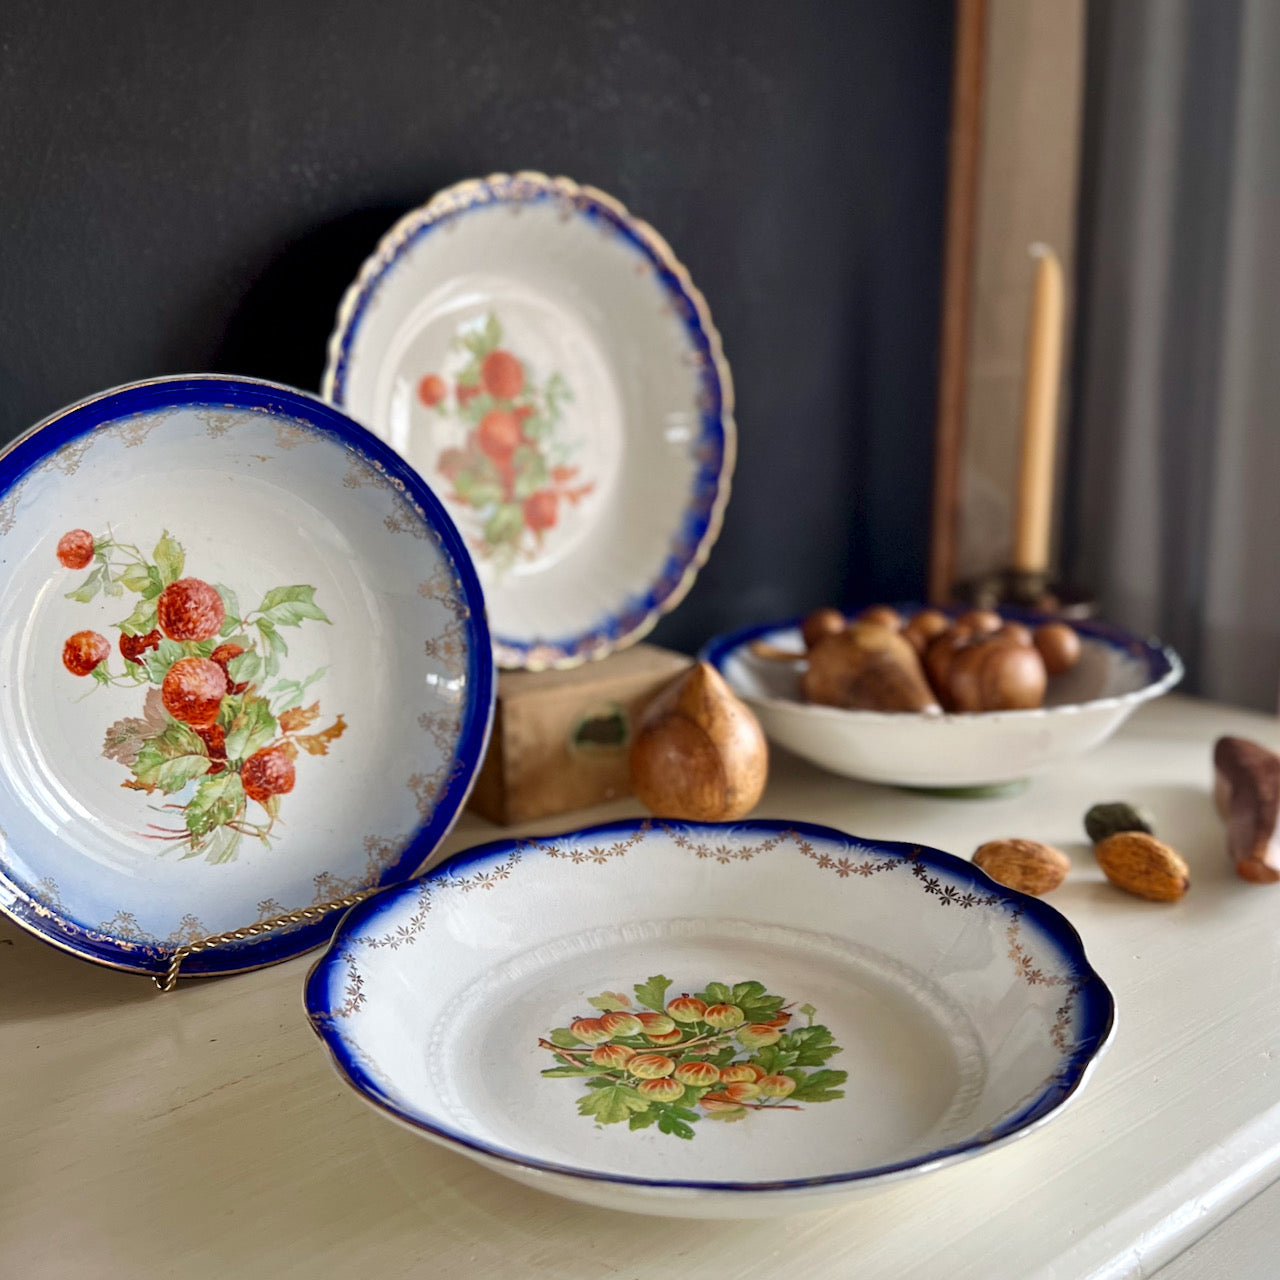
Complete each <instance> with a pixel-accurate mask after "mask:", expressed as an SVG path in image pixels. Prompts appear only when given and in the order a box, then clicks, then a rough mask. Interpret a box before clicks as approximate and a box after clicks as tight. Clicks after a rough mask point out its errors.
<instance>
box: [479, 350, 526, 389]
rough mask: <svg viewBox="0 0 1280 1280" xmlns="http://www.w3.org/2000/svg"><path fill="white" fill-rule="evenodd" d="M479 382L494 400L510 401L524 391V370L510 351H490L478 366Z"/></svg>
mask: <svg viewBox="0 0 1280 1280" xmlns="http://www.w3.org/2000/svg"><path fill="white" fill-rule="evenodd" d="M480 381H481V382H483V383H484V389H485V390H486V391H487V392H488V393H489V394H490V395H491V396H492V397H493V398H494V399H495V400H512V399H514V398H515V397H516V396H518V395H519V394H520V392H521V391H523V390H524V368H523V367H522V366H521V364H520V361H519V360H517V359H516V358H515V356H513V355H512V354H511V352H510V351H501V350H499V351H490V352H489V354H488V355H487V356H485V358H484V363H483V364H482V365H481V366H480Z"/></svg>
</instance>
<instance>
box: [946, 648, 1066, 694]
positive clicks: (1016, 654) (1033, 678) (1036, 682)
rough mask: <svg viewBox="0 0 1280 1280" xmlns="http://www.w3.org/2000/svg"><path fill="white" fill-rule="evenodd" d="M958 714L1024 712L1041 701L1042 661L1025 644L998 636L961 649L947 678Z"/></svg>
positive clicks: (1043, 671)
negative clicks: (959, 712)
mask: <svg viewBox="0 0 1280 1280" xmlns="http://www.w3.org/2000/svg"><path fill="white" fill-rule="evenodd" d="M949 681H950V693H951V703H952V706H953V707H954V708H955V710H957V711H1026V710H1029V709H1031V708H1033V707H1038V706H1040V704H1041V703H1042V702H1043V701H1044V691H1045V685H1046V682H1047V679H1046V675H1045V669H1044V661H1043V659H1042V658H1041V657H1040V655H1039V653H1038V652H1037V651H1036V650H1035V649H1033V648H1029V647H1028V646H1026V645H1020V644H1014V643H1013V642H1012V641H1008V640H1002V639H1000V638H999V637H998V636H992V637H991V638H990V639H985V640H979V641H975V642H974V643H973V644H971V645H969V646H967V647H966V648H964V649H961V650H960V652H959V653H957V654H956V655H955V658H954V659H953V661H952V663H951V671H950V675H949Z"/></svg>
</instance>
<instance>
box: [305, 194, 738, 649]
mask: <svg viewBox="0 0 1280 1280" xmlns="http://www.w3.org/2000/svg"><path fill="white" fill-rule="evenodd" d="M323 389H324V395H325V397H326V398H327V399H329V400H331V401H332V402H333V403H334V404H336V405H339V406H341V407H342V408H343V409H345V410H346V411H347V412H348V413H350V414H351V415H352V416H353V417H355V418H356V419H357V420H358V421H360V422H363V423H364V424H365V425H366V426H368V427H369V428H370V429H371V430H372V431H374V432H375V433H376V434H377V435H379V436H380V437H381V438H382V439H384V440H386V441H388V442H390V443H391V444H392V445H393V446H394V447H395V448H396V449H397V450H399V452H400V453H401V454H402V455H403V456H404V457H405V458H407V459H408V460H409V461H410V462H411V463H412V464H413V465H414V466H415V467H416V468H417V469H418V471H420V472H421V473H422V475H423V476H425V477H426V479H427V482H428V483H429V484H430V485H431V486H432V488H433V489H435V491H436V492H437V493H438V494H439V495H440V497H441V500H442V501H443V502H444V505H445V506H446V508H447V509H448V510H449V513H450V514H451V515H452V516H453V518H454V520H455V521H456V522H457V524H458V527H459V528H460V529H461V530H462V532H463V535H464V537H465V538H466V542H467V546H468V548H469V549H470V551H471V554H472V556H473V557H474V559H475V561H476V567H477V569H478V571H479V573H480V578H481V581H482V583H483V586H484V591H485V596H486V598H487V600H488V602H489V613H490V622H491V624H492V626H493V632H494V646H495V651H496V654H497V659H498V663H499V665H500V666H504V667H527V668H529V669H533V670H537V669H540V668H546V667H569V666H574V665H576V664H577V663H580V662H584V661H586V660H587V659H591V658H600V657H603V656H605V655H606V654H608V653H609V652H611V651H612V650H614V649H617V648H621V647H623V646H624V645H628V644H631V643H633V642H634V641H636V640H638V639H639V638H640V637H641V636H643V635H644V634H645V633H646V632H647V631H648V630H649V629H650V628H651V627H652V626H653V625H654V623H655V622H656V621H657V619H658V618H659V616H660V615H661V614H663V613H665V612H667V611H668V610H669V609H671V608H673V607H674V606H675V605H676V604H678V603H679V601H680V600H681V599H682V598H683V597H684V595H685V593H686V592H687V591H688V590H689V587H690V586H691V585H692V584H693V580H694V576H695V575H696V573H697V572H698V569H699V568H700V567H701V566H702V564H703V562H704V561H705V560H706V557H707V555H708V553H709V551H710V549H711V545H712V543H713V542H714V541H715V539H716V536H717V534H718V533H719V530H720V522H721V518H722V516H723V512H724V507H725V503H726V502H727V501H728V498H729V477H730V475H731V473H732V471H733V461H734V448H735V444H734V442H735V429H734V422H733V385H732V381H731V379H730V376H729V367H728V365H727V363H726V362H725V359H724V355H723V353H722V351H721V345H720V337H719V334H718V333H717V332H716V329H715V326H714V325H713V324H712V322H711V315H710V313H709V311H708V310H707V306H706V303H705V302H704V301H703V298H702V295H701V294H700V293H699V292H698V290H697V289H696V288H695V287H694V285H693V283H692V281H691V280H690V279H689V274H688V272H687V271H686V270H685V269H684V267H682V266H681V265H680V263H679V262H678V261H677V260H676V258H675V256H674V255H673V254H672V252H671V249H670V248H669V247H668V245H667V244H666V242H665V241H664V240H663V239H662V237H661V236H660V235H658V233H657V232H656V231H654V230H653V228H652V227H650V226H648V225H647V224H646V223H644V222H641V221H640V220H639V219H637V218H634V217H632V216H631V215H630V214H629V213H628V212H627V210H626V209H624V208H623V207H622V205H620V204H619V203H618V202H617V201H616V200H614V199H612V198H611V197H609V196H607V195H605V194H604V193H603V192H601V191H597V190H595V189H594V188H592V187H584V186H579V185H578V184H577V183H574V182H570V181H569V180H568V179H567V178H548V177H546V176H544V175H543V174H538V173H517V174H514V175H506V174H495V175H493V176H492V177H489V178H484V179H482V180H478V181H469V182H463V183H460V184H458V185H457V186H453V187H449V188H448V189H447V190H445V191H441V192H440V193H439V194H438V195H436V196H435V197H434V198H433V199H432V200H431V201H430V202H429V203H428V204H426V205H424V206H423V207H422V208H420V209H416V210H414V211H413V212H412V213H410V214H408V215H407V216H406V217H405V218H403V219H402V220H401V221H400V222H399V223H397V224H396V226H394V227H393V228H392V229H391V230H390V231H389V232H388V233H387V235H386V236H385V237H384V238H383V240H382V242H381V243H380V244H379V245H378V247H377V250H376V251H375V252H374V254H373V256H372V257H370V258H369V259H368V261H367V262H366V263H365V264H364V266H363V267H362V269H361V271H360V273H359V276H358V277H357V279H356V281H355V283H354V284H353V285H352V286H351V288H350V290H349V291H348V293H347V295H346V297H345V299H344V300H343V303H342V306H341V310H340V311H339V314H338V322H337V327H336V329H335V330H334V333H333V336H332V338H331V340H330V346H329V361H328V367H327V368H326V371H325V376H324V384H323Z"/></svg>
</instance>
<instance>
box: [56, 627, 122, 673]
mask: <svg viewBox="0 0 1280 1280" xmlns="http://www.w3.org/2000/svg"><path fill="white" fill-rule="evenodd" d="M110 656H111V644H110V642H109V641H108V640H107V637H106V636H103V635H99V634H98V633H97V632H96V631H77V632H76V633H75V635H73V636H72V637H71V638H70V639H69V640H68V641H67V642H66V644H64V645H63V646H62V665H63V666H64V667H66V669H67V670H68V671H70V672H71V674H72V675H73V676H87V675H88V674H89V673H90V672H91V671H92V670H93V669H94V668H95V667H96V666H98V665H99V664H101V663H103V662H106V660H107V659H108V658H109V657H110Z"/></svg>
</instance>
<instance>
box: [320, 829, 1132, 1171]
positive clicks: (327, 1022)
mask: <svg viewBox="0 0 1280 1280" xmlns="http://www.w3.org/2000/svg"><path fill="white" fill-rule="evenodd" d="M645 825H646V821H645V820H640V819H628V820H623V821H619V822H610V823H604V824H602V825H600V826H593V827H584V828H581V829H578V830H575V831H570V832H564V833H562V835H563V836H570V835H572V836H576V837H579V838H584V839H595V838H597V837H601V838H603V837H608V836H627V835H632V834H635V833H636V832H638V831H639V830H641V829H642V828H643V827H644V826H645ZM662 825H663V827H664V828H666V829H668V830H676V831H681V832H687V833H695V832H696V833H713V835H712V836H711V837H710V838H714V833H718V832H727V831H734V832H740V831H743V830H749V831H759V832H768V833H773V834H782V833H785V832H796V833H798V834H800V835H804V836H808V837H811V838H814V839H818V840H824V841H837V842H840V843H845V844H849V845H856V847H857V848H858V849H859V850H861V851H867V850H870V851H872V852H874V853H875V854H877V855H878V856H881V857H898V858H902V859H903V860H904V861H906V860H912V861H917V862H922V863H923V864H924V865H925V866H926V867H928V868H929V869H930V870H931V871H934V872H936V873H938V874H941V875H945V876H947V877H948V878H950V879H952V880H956V881H959V882H960V883H961V884H962V885H965V886H968V887H969V888H971V889H975V890H980V891H981V892H982V893H983V894H984V895H995V896H997V897H999V898H1000V899H1001V900H1002V905H1003V908H1004V909H1005V910H1007V911H1010V912H1014V913H1016V914H1017V915H1019V916H1020V918H1021V919H1023V920H1026V921H1028V922H1029V923H1031V924H1032V925H1033V926H1034V927H1035V928H1036V929H1038V930H1039V932H1040V933H1041V935H1042V936H1043V937H1044V938H1046V939H1047V940H1048V941H1049V942H1050V943H1051V944H1053V945H1054V946H1055V947H1056V948H1057V950H1058V953H1059V954H1060V956H1061V957H1062V958H1063V959H1064V960H1065V961H1066V962H1067V963H1068V966H1069V972H1070V975H1071V977H1072V979H1073V981H1074V983H1075V984H1076V991H1077V994H1078V996H1079V998H1080V1000H1081V1023H1080V1034H1079V1036H1078V1039H1077V1043H1076V1047H1075V1048H1074V1050H1073V1051H1072V1052H1071V1053H1070V1054H1068V1055H1064V1059H1063V1062H1062V1065H1061V1066H1060V1067H1059V1069H1058V1071H1057V1072H1056V1074H1055V1075H1054V1077H1053V1079H1052V1081H1051V1082H1050V1083H1049V1084H1048V1085H1047V1086H1046V1087H1045V1089H1044V1090H1042V1091H1041V1093H1039V1094H1038V1095H1037V1096H1036V1097H1035V1098H1033V1099H1032V1100H1031V1101H1030V1102H1028V1103H1027V1104H1026V1105H1025V1106H1023V1107H1022V1108H1021V1109H1020V1110H1019V1111H1017V1112H1016V1113H1014V1114H1013V1115H1011V1116H1009V1117H1007V1118H1006V1119H1005V1120H1003V1121H1002V1122H1001V1123H1000V1124H999V1125H997V1126H996V1127H995V1128H994V1129H992V1130H990V1131H988V1133H986V1134H983V1135H980V1136H978V1137H974V1138H971V1139H968V1140H966V1141H964V1142H959V1143H955V1144H953V1145H951V1146H948V1147H943V1148H939V1149H938V1150H936V1151H931V1152H927V1153H925V1154H923V1155H921V1156H919V1157H916V1158H914V1159H910V1160H902V1161H898V1162H895V1163H891V1164H885V1165H879V1166H875V1167H873V1168H869V1169H857V1170H852V1171H850V1172H847V1173H836V1174H827V1175H824V1176H822V1177H816V1178H789V1179H780V1180H776V1181H760V1182H732V1181H708V1180H694V1179H680V1178H639V1177H631V1176H628V1175H626V1174H613V1173H601V1172H593V1171H591V1170H588V1169H583V1168H580V1167H576V1166H573V1165H565V1164H560V1163H558V1162H555V1161H548V1160H539V1159H537V1158H535V1157H531V1156H527V1155H523V1154H521V1153H520V1152H517V1151H513V1150H511V1149H510V1148H507V1147H501V1146H498V1145H496V1144H493V1143H487V1142H482V1141H480V1140H478V1139H475V1138H472V1137H470V1136H469V1135H468V1134H466V1133H464V1132H462V1131H461V1130H458V1129H454V1128H452V1127H451V1126H448V1125H443V1124H438V1123H436V1122H434V1121H431V1120H428V1119H424V1118H423V1117H422V1116H420V1115H416V1114H414V1113H413V1112H411V1111H408V1110H406V1109H405V1108H403V1107H401V1106H400V1105H399V1104H398V1103H397V1102H396V1101H394V1100H393V1099H392V1098H390V1097H388V1096H387V1095H386V1094H385V1093H384V1092H383V1091H382V1090H381V1089H380V1088H379V1086H378V1084H377V1083H376V1082H375V1081H374V1080H373V1079H372V1078H371V1077H370V1075H369V1073H368V1071H367V1070H366V1069H365V1068H364V1066H363V1065H362V1064H361V1063H360V1061H359V1060H358V1058H357V1057H356V1056H355V1055H354V1054H353V1053H352V1052H351V1051H350V1049H349V1047H348V1045H347V1042H346V1040H345V1039H344V1038H343V1036H342V1035H341V1034H340V1032H339V1031H338V1029H337V1019H336V1018H335V1016H334V1009H333V1004H332V1000H331V998H330V992H331V990H332V989H333V988H334V987H335V986H336V984H335V983H334V981H333V978H334V976H335V974H334V971H335V969H336V968H337V967H338V966H339V965H340V964H341V963H342V955H343V947H344V944H345V943H346V941H347V939H349V938H352V937H354V936H356V935H357V934H359V933H361V932H363V931H364V930H365V929H367V928H368V926H369V925H370V924H371V923H372V922H373V921H374V920H375V919H376V918H377V917H378V916H379V915H380V914H381V913H382V912H384V911H386V910H388V909H389V908H391V907H392V906H394V904H395V903H396V902H397V901H399V899H400V898H402V897H405V896H409V895H412V894H415V893H417V891H418V887H419V885H420V884H421V883H423V882H426V881H431V880H440V881H448V880H450V879H453V878H455V877H456V876H457V875H458V873H459V872H461V871H462V870H464V869H467V868H479V867H481V866H484V865H488V864H495V863H500V862H503V861H505V859H506V858H508V857H509V856H510V854H511V853H513V852H515V851H516V850H519V852H520V854H521V856H522V857H528V856H532V855H535V854H538V853H540V852H541V846H540V845H537V844H533V843H530V842H529V841H527V840H521V839H507V840H495V841H491V842H490V843H487V844H482V845H478V846H476V847H474V848H472V849H469V850H465V851H463V852H460V853H458V854H454V855H453V856H452V857H450V858H449V859H448V860H447V861H445V862H443V863H441V864H440V865H439V866H438V867H435V868H433V869H432V870H431V871H429V872H427V873H425V874H424V875H422V876H420V877H418V878H416V879H415V880H413V881H409V882H406V883H404V884H400V885H394V886H392V887H390V888H388V889H385V890H383V891H382V892H381V893H378V894H375V895H374V896H373V897H371V898H368V899H366V900H365V901H364V902H361V903H359V904H357V905H356V906H354V907H352V908H351V910H350V911H348V912H347V914H346V915H345V916H344V917H343V918H342V921H341V922H340V924H339V925H338V928H337V929H336V930H335V931H334V934H333V937H332V938H331V940H330V943H329V948H328V950H326V951H325V952H324V953H323V954H322V955H321V956H320V957H319V958H318V959H317V960H316V962H315V964H314V965H313V966H312V968H311V971H310V973H308V975H307V978H306V982H305V983H304V985H303V1005H304V1007H305V1009H306V1012H307V1016H308V1018H309V1019H310V1021H311V1026H312V1029H313V1030H314V1031H315V1033H316V1035H317V1036H318V1037H319V1038H320V1040H321V1041H322V1042H323V1043H324V1045H325V1047H326V1048H327V1049H328V1051H329V1054H330V1058H331V1060H332V1062H333V1064H334V1067H335V1069H336V1070H337V1072H338V1074H339V1075H340V1076H342V1077H343V1078H344V1079H345V1080H346V1081H347V1083H348V1084H349V1085H351V1087H352V1088H354V1089H355V1090H356V1092H357V1093H359V1094H360V1095H361V1096H362V1097H363V1098H364V1099H365V1101H366V1102H368V1103H370V1104H371V1105H373V1106H375V1107H376V1108H378V1109H379V1110H380V1111H384V1112H386V1113H387V1114H389V1115H390V1116H392V1117H393V1118H395V1119H397V1120H399V1121H401V1122H402V1123H404V1124H407V1125H409V1126H410V1127H412V1128H414V1129H418V1130H421V1131H423V1132H424V1133H427V1134H430V1135H431V1136H433V1137H435V1138H437V1139H439V1140H441V1141H443V1142H445V1143H446V1144H448V1145H452V1146H457V1147H460V1148H463V1149H464V1150H468V1151H471V1152H475V1153H477V1154H480V1155H483V1156H487V1157H490V1158H493V1159H496V1160H499V1161H502V1162H504V1163H507V1164H512V1165H516V1166H519V1167H520V1168H524V1169H533V1170H538V1171H540V1172H546V1173H553V1174H560V1175H564V1176H567V1177H572V1178H579V1179H582V1180H584V1181H588V1182H606V1183H616V1184H621V1185H625V1186H634V1187H643V1188H652V1189H667V1190H691V1191H731V1192H761V1191H785V1190H800V1189H803V1188H807V1187H820V1186H832V1185H843V1184H847V1185H851V1186H852V1185H863V1184H867V1183H876V1182H887V1181H892V1180H895V1179H897V1178H900V1177H904V1176H908V1175H912V1174H917V1173H923V1172H926V1171H927V1170H931V1169H935V1168H939V1167H941V1166H943V1165H947V1164H952V1163H955V1162H957V1161H959V1160H962V1159H965V1158H967V1157H970V1156H973V1155H977V1154H980V1153H981V1152H984V1151H989V1150H992V1149H994V1148H996V1147H998V1146H1002V1145H1004V1144H1005V1143H1008V1142H1012V1141H1014V1140H1015V1139H1017V1138H1019V1137H1021V1136H1023V1135H1025V1134H1026V1133H1028V1132H1030V1131H1031V1130H1032V1129H1033V1128H1035V1127H1037V1126H1038V1125H1039V1124H1041V1123H1042V1122H1044V1121H1047V1120H1048V1119H1049V1118H1050V1117H1052V1116H1053V1115H1054V1114H1056V1113H1057V1112H1058V1111H1059V1110H1061V1108H1062V1107H1063V1106H1065V1105H1066V1103H1067V1102H1068V1101H1069V1100H1070V1099H1071V1098H1072V1097H1074V1096H1075V1095H1076V1094H1077V1093H1078V1092H1079V1090H1080V1088H1081V1087H1082V1086H1083V1084H1084V1082H1085V1080H1086V1079H1087V1077H1088V1075H1089V1073H1090V1071H1091V1070H1092V1068H1093V1066H1094V1064H1095V1063H1096V1062H1097V1060H1098V1057H1099V1056H1100V1054H1101V1053H1102V1051H1103V1050H1104V1049H1105V1048H1106V1047H1107V1045H1108V1043H1109V1042H1110V1040H1111V1037H1112V1035H1113V1033H1114V1030H1115V1000H1114V998H1113V997H1112V995H1111V991H1110V989H1109V988H1108V987H1107V985H1106V983H1105V982H1103V980H1102V978H1101V977H1099V976H1098V974H1097V972H1096V971H1095V970H1094V969H1093V967H1092V965H1091V964H1090V963H1089V961H1088V959H1087V957H1086V956H1085V952H1084V943H1083V941H1082V940H1081V938H1080V935H1079V933H1078V932H1077V931H1076V929H1075V926H1074V925H1072V924H1071V922H1070V921H1069V920H1068V919H1067V918H1066V917H1065V916H1064V915H1062V913H1061V912H1059V911H1057V910H1056V909H1055V908H1053V907H1051V906H1049V905H1048V904H1047V903H1045V902H1042V901H1040V899H1038V898H1033V897H1029V896H1028V895H1027V894H1024V893H1019V892H1018V891H1017V890H1015V889H1010V888H1008V887H1006V886H1005V885H1002V884H1000V883H999V882H998V881H995V880H993V879H991V877H990V876H988V875H987V874H986V873H985V872H983V871H982V870H981V869H980V868H979V867H976V866H974V865H973V863H971V862H968V861H966V860H965V859H963V858H958V857H956V856H955V855H954V854H950V853H944V852H943V851H942V850H941V849H933V848H930V847H928V846H926V845H918V844H911V843H906V842H902V841H891V840H865V839H862V838H860V837H854V836H850V835H847V834H846V833H844V832H842V831H837V830H836V829H835V828H833V827H825V826H820V825H818V824H816V823H811V822H782V821H775V820H770V819H749V820H746V821H743V822H727V823H697V822H671V821H666V820H663V822H662ZM553 838H554V837H553Z"/></svg>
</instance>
